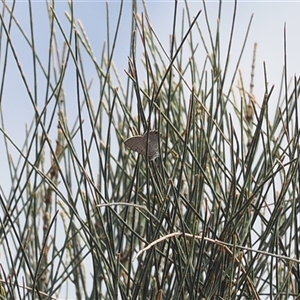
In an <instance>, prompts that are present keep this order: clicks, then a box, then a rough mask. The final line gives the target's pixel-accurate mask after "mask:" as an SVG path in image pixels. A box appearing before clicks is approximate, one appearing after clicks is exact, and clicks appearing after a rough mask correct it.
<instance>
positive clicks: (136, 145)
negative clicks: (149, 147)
mask: <svg viewBox="0 0 300 300" xmlns="http://www.w3.org/2000/svg"><path fill="white" fill-rule="evenodd" d="M124 143H125V145H126V147H128V148H129V149H130V150H132V151H135V152H138V153H140V154H142V155H145V154H146V147H145V146H146V144H145V142H144V140H143V136H141V135H135V136H133V137H130V138H129V139H127V140H126V141H125V142H124Z"/></svg>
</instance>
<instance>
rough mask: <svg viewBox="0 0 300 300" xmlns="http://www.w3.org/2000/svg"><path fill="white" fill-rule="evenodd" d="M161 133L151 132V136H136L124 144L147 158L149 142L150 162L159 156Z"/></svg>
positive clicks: (145, 134)
mask: <svg viewBox="0 0 300 300" xmlns="http://www.w3.org/2000/svg"><path fill="white" fill-rule="evenodd" d="M158 138H159V133H158V131H157V130H152V131H149V135H148V134H147V132H146V133H144V135H135V136H132V137H130V138H129V139H127V140H126V141H125V142H124V143H125V145H126V147H128V148H129V149H130V150H132V151H135V152H138V153H139V154H142V155H144V156H146V152H147V150H146V149H147V148H146V147H147V140H148V152H147V154H148V157H149V160H154V159H155V158H157V157H158V156H159V139H158Z"/></svg>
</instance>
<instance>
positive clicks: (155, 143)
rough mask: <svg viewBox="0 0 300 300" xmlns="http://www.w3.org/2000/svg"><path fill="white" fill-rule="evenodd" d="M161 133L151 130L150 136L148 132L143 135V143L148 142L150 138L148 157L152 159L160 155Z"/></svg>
mask: <svg viewBox="0 0 300 300" xmlns="http://www.w3.org/2000/svg"><path fill="white" fill-rule="evenodd" d="M158 138H159V133H158V131H157V130H153V131H149V136H148V135H147V132H146V133H145V134H144V135H143V140H144V142H143V144H144V145H146V144H147V140H148V157H149V159H150V160H153V159H155V158H156V157H158V156H159V140H158ZM145 154H146V149H145Z"/></svg>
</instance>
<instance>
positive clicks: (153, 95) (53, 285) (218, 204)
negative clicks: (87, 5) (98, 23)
mask: <svg viewBox="0 0 300 300" xmlns="http://www.w3.org/2000/svg"><path fill="white" fill-rule="evenodd" d="M221 4H222V3H221V2H220V4H219V11H218V20H222V5H221ZM15 5H16V3H15V2H14V3H13V4H12V5H11V6H8V4H5V3H3V10H2V13H1V36H2V41H3V44H4V49H5V50H4V52H3V54H2V55H1V56H2V57H4V58H5V59H7V60H8V57H7V56H6V55H5V53H10V54H11V55H12V60H13V61H14V62H15V63H16V65H17V67H18V68H17V69H18V72H19V75H20V78H21V79H22V82H23V86H25V91H26V94H25V95H26V99H27V100H29V101H28V102H27V104H26V105H27V107H29V109H31V115H33V119H32V121H31V122H28V125H27V127H26V136H25V140H24V144H23V145H22V146H20V143H19V141H15V140H14V138H13V137H12V136H11V135H10V131H9V130H8V129H6V126H7V125H6V124H7V123H6V122H8V121H7V117H6V115H5V105H6V103H5V102H6V99H5V97H2V103H1V128H0V131H1V135H2V145H3V147H5V148H3V149H5V151H4V150H3V153H5V155H6V160H7V162H6V163H5V165H6V166H7V178H8V179H7V180H8V181H7V182H8V184H9V187H8V188H7V187H6V188H4V187H3V186H2V188H1V194H0V197H1V198H0V202H1V206H0V207H1V218H0V221H1V228H2V229H1V233H0V237H1V245H2V246H1V248H2V250H1V256H2V260H1V289H0V294H1V297H2V299H26V298H28V299H30V298H32V299H33V298H35V299H56V298H62V297H66V298H69V297H76V299H282V297H283V298H285V299H288V297H296V295H297V294H298V291H299V287H298V285H297V282H298V275H299V254H298V234H297V232H298V218H297V215H298V210H299V205H298V198H299V196H298V182H299V178H300V176H299V175H300V174H299V159H298V158H299V153H298V151H299V124H298V105H297V100H298V93H299V92H298V91H299V79H298V78H294V79H293V80H292V81H291V83H290V84H288V82H287V77H288V75H287V72H286V70H285V72H284V75H283V83H284V84H283V85H282V90H281V93H280V95H279V97H278V100H277V105H276V107H275V108H274V107H271V105H270V103H271V101H272V103H273V102H274V100H273V99H274V98H275V96H274V95H273V87H269V86H268V84H267V82H268V79H267V70H266V67H265V68H264V70H265V82H264V83H260V84H263V86H264V87H265V88H264V89H265V91H264V98H263V99H261V100H260V99H256V98H255V96H254V94H253V86H254V66H255V53H256V50H254V56H253V61H252V70H251V72H252V73H251V74H252V75H251V81H250V82H249V83H248V84H249V89H247V88H246V87H245V83H244V80H243V72H244V71H243V72H242V71H239V69H238V68H239V63H240V60H241V58H242V54H243V51H244V49H245V47H246V41H247V36H248V31H249V29H250V25H251V21H252V20H251V19H250V20H249V27H248V29H247V30H246V31H245V39H244V41H242V42H241V45H240V46H241V51H240V56H239V57H238V59H237V63H236V64H235V65H233V66H232V65H231V64H230V63H229V57H230V53H231V51H232V47H233V44H232V43H233V36H234V31H235V28H236V26H237V25H236V20H235V16H236V13H237V6H236V5H237V4H236V3H235V5H234V6H233V14H232V26H231V31H230V34H229V41H228V42H229V43H228V46H227V48H226V50H225V49H224V48H223V47H221V42H220V41H221V34H222V30H221V27H219V24H220V23H219V22H217V26H216V27H214V26H213V24H212V23H211V22H210V21H209V19H208V15H209V11H208V9H207V7H206V4H205V2H203V10H202V11H198V12H197V13H195V15H194V16H191V13H190V11H189V6H188V3H185V7H184V12H185V14H184V16H185V17H182V19H180V18H179V17H178V15H179V14H178V5H179V4H178V3H177V2H175V4H174V18H173V27H172V28H173V32H170V44H169V46H168V47H166V46H165V45H164V43H163V42H162V41H160V40H159V34H158V32H157V31H155V30H154V28H153V27H152V24H151V20H150V17H149V15H148V13H147V7H146V5H145V4H143V11H144V13H143V14H139V13H138V7H137V3H136V2H133V3H132V11H133V17H132V28H131V31H130V49H129V51H128V53H125V54H124V55H126V56H128V68H127V69H126V70H125V75H126V77H124V76H123V75H121V74H120V73H119V71H118V68H117V67H116V66H115V64H114V58H115V57H114V55H115V52H116V51H117V48H118V47H119V46H118V39H119V38H120V37H119V31H120V27H121V20H122V13H123V9H124V8H123V5H124V3H123V2H121V3H120V6H119V12H118V18H117V19H116V20H117V21H116V27H115V29H114V30H111V28H110V26H109V24H110V23H109V17H110V16H111V13H110V11H109V5H107V24H108V26H107V43H106V44H105V45H104V47H103V52H102V56H101V61H100V62H98V61H97V59H96V57H95V54H94V53H93V46H92V44H91V43H90V41H89V38H88V35H87V34H86V32H85V30H84V27H83V24H81V23H80V22H78V21H77V20H76V16H75V14H74V6H76V4H75V3H73V2H70V3H69V8H68V9H69V10H68V12H67V13H66V19H67V20H68V26H69V27H68V30H66V27H64V23H63V22H62V19H60V17H59V14H58V13H57V10H56V7H55V2H51V3H50V4H49V6H48V16H49V24H50V33H49V49H50V50H49V52H48V58H47V59H46V60H44V59H43V55H41V54H40V53H39V52H38V51H36V40H35V38H34V34H33V32H34V30H35V27H34V26H35V25H34V23H33V22H31V23H30V26H31V27H30V32H31V35H27V33H26V32H25V31H23V30H22V26H19V25H18V23H17V19H16V18H15V11H14V9H15ZM28 5H29V6H28V7H29V12H30V14H29V15H30V20H32V15H31V13H32V11H33V9H32V4H31V3H29V4H28ZM7 15H8V18H6V16H7ZM114 16H115V13H114ZM64 20H65V19H64ZM200 20H202V21H205V24H206V27H205V29H204V27H203V26H199V22H200ZM11 24H13V25H14V28H17V29H18V30H19V34H21V36H22V39H23V40H24V41H25V42H26V43H27V47H28V46H29V49H31V55H32V57H31V59H32V69H33V74H34V75H33V79H32V78H31V79H29V78H28V77H27V75H26V71H25V70H24V69H23V67H22V64H21V61H20V59H19V55H20V54H19V51H20V49H19V48H18V45H17V44H16V42H15V40H14V39H11V38H10V34H11V31H12V26H11ZM178 27H180V28H181V30H180V33H178ZM112 32H113V34H112ZM29 36H30V37H29ZM60 39H62V40H63V42H64V46H63V47H60V46H59V40H60ZM195 41H197V43H196V42H195ZM247 47H249V45H248V46H247ZM255 47H256V46H255ZM221 48H222V51H221ZM5 51H6V52H5ZM199 52H200V53H204V55H202V56H201V57H202V60H201V62H202V64H201V63H200V62H199V55H198V53H199ZM5 59H4V61H5ZM249 65H251V62H249ZM88 67H89V68H90V67H92V68H93V69H92V70H93V72H94V74H96V77H95V78H94V82H95V83H94V82H92V81H91V79H90V76H89V75H87V74H88V72H87V69H88ZM8 69H9V64H8V65H7V67H3V68H2V69H1V72H2V74H1V75H2V76H1V78H3V79H2V84H1V91H0V92H1V94H2V95H4V94H5V88H6V85H5V78H6V77H8V76H9V75H7V72H8V71H7V70H8ZM247 71H248V70H247ZM70 74H71V75H70ZM74 75H75V77H74ZM69 76H73V77H74V82H75V83H76V84H75V89H74V95H75V98H72V97H69V96H68V93H70V91H69V90H67V89H68V88H70V87H69V86H68V84H67V80H69V78H70V77H69ZM124 78H125V80H124ZM31 80H32V81H33V83H32V82H31ZM40 81H42V82H43V83H44V88H43V89H42V91H43V98H44V102H43V101H41V100H40V97H39V94H40V93H41V91H40V89H39V88H38V84H39V82H40ZM236 83H237V87H236ZM95 95H96V99H95ZM29 115H30V114H29ZM149 130H158V131H159V143H160V147H159V151H160V156H159V157H158V158H157V159H155V160H153V161H150V160H148V159H146V158H145V156H142V155H138V154H136V153H134V152H133V151H130V149H128V148H126V147H125V145H124V141H125V140H126V139H127V138H129V137H130V136H133V135H137V134H141V135H142V134H144V133H145V132H148V131H149ZM53 139H55V140H56V142H55V143H53V141H52V140H53ZM146 151H149V149H148V150H146ZM12 153H13V154H12Z"/></svg>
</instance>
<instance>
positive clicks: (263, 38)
mask: <svg viewBox="0 0 300 300" xmlns="http://www.w3.org/2000/svg"><path fill="white" fill-rule="evenodd" d="M145 2H146V6H147V11H148V14H149V19H150V22H151V24H152V26H153V29H154V31H155V32H156V33H157V35H158V37H159V39H160V41H161V42H162V44H163V45H164V47H165V49H168V45H169V38H170V34H171V32H172V22H173V13H174V1H145ZM6 4H7V5H8V6H9V7H12V2H11V1H7V2H6ZM2 5H3V4H2ZM206 5H207V11H208V12H209V13H208V18H209V20H210V22H211V24H212V28H216V27H215V26H216V24H217V14H218V6H219V2H218V1H206ZM188 6H189V9H190V12H191V14H192V15H196V13H197V12H198V11H199V10H201V9H203V3H202V1H188ZM32 7H33V22H34V35H35V37H36V38H35V43H36V49H37V52H38V53H39V55H40V57H41V59H44V60H45V61H47V57H48V51H49V43H48V37H49V21H48V18H47V10H46V4H45V1H34V0H33V1H32ZM184 7H185V3H184V2H182V1H179V2H178V8H179V9H178V20H179V21H178V31H179V29H180V26H179V24H180V23H181V22H180V20H181V18H182V12H183V9H184ZM222 7H223V9H222V18H221V23H220V27H221V41H222V43H221V49H226V47H227V44H228V37H229V33H230V28H231V20H232V14H233V8H234V2H233V1H223V2H222ZM107 9H108V11H109V21H108V23H107ZM119 9H120V1H107V2H106V1H88V0H87V1H74V15H75V18H76V19H78V20H80V22H81V24H83V27H84V30H85V32H86V35H87V36H88V37H89V41H90V44H91V45H92V48H93V51H94V55H95V57H96V58H97V60H98V61H100V60H101V54H102V49H103V44H104V43H105V42H107V36H106V28H107V27H106V26H107V24H109V26H110V29H111V33H112V34H111V37H110V38H112V36H113V33H114V30H115V28H116V22H117V17H118V12H119ZM1 11H2V8H1ZM66 11H69V8H68V3H67V1H56V2H55V12H56V15H57V19H58V20H59V23H60V25H61V26H62V27H63V28H64V29H65V30H66V31H67V30H68V28H69V27H68V26H69V22H68V21H67V19H66V15H65V12H66ZM138 11H139V12H140V13H141V12H142V11H143V5H142V2H138ZM299 11H300V2H299V1H238V5H237V15H236V25H235V26H236V27H235V33H234V42H233V45H232V51H231V54H230V63H232V65H234V64H235V62H236V61H237V59H238V55H239V53H240V51H241V47H242V44H243V40H244V36H245V34H246V31H247V27H248V24H249V22H250V19H251V16H252V15H253V20H252V24H251V28H250V32H249V37H248V41H247V44H246V48H245V52H244V56H243V59H242V61H241V64H240V69H241V70H242V71H243V76H244V82H246V83H247V84H248V85H249V80H250V72H251V63H252V55H253V46H254V43H257V53H256V68H255V87H254V94H255V96H256V99H257V101H258V102H261V100H262V99H263V95H264V72H263V63H265V64H266V68H267V74H268V82H269V85H270V86H272V85H275V89H274V93H275V94H276V93H279V88H280V84H281V76H282V70H283V67H284V28H285V27H286V46H287V54H288V55H287V70H288V74H289V76H290V77H293V76H299V72H300V59H299V53H300V39H299V32H300V18H299ZM28 12H29V10H28V3H27V1H16V6H15V13H14V15H15V17H16V19H17V20H18V22H19V24H20V26H21V28H22V29H23V30H24V31H25V32H26V35H28V36H30V26H29V18H28ZM131 17H132V3H131V1H124V3H123V13H122V19H121V26H120V33H119V39H118V41H117V44H116V50H115V56H114V63H115V66H116V68H117V69H118V70H119V73H120V76H121V79H122V80H124V83H125V80H126V79H127V76H126V74H125V72H124V70H126V69H127V66H128V54H129V44H128V40H129V37H130V34H131V32H130V30H131V23H130V22H131ZM3 22H4V24H5V25H6V26H8V22H9V15H8V14H5V15H4V18H3ZM199 25H200V27H201V28H203V30H204V32H206V31H205V18H204V13H201V14H200V17H199ZM55 30H56V33H57V35H58V41H59V43H61V45H62V43H63V38H62V35H61V34H60V31H59V28H58V27H57V26H56V28H55ZM206 33H207V32H206ZM3 34H4V33H3V32H2V35H3ZM10 39H11V41H12V43H13V45H14V50H15V51H16V53H17V56H18V60H19V63H20V65H21V68H22V72H23V73H24V76H25V78H26V80H27V81H28V84H29V86H30V89H31V90H32V91H33V90H34V89H33V88H34V87H33V82H34V80H33V70H32V54H31V52H30V49H29V48H28V45H27V44H26V42H25V41H24V36H22V35H21V34H20V31H19V29H17V26H16V25H15V23H14V24H13V30H12V32H11V36H10ZM3 40H4V39H3V38H2V43H1V46H0V49H1V52H0V74H1V75H0V80H2V79H1V77H2V72H3V68H4V67H5V64H4V60H5V46H6V44H5V43H4V42H3ZM110 43H112V41H111V40H110ZM201 55H203V57H201ZM204 55H205V53H204V52H201V50H199V61H201V60H204V58H205V57H204ZM45 61H44V63H45ZM8 62H9V63H8V65H7V66H6V68H7V70H6V72H7V73H6V77H5V81H4V83H3V86H4V88H3V90H2V98H1V103H2V116H0V121H1V123H0V126H1V127H2V129H3V128H4V127H3V125H2V124H3V123H2V122H4V124H5V128H4V130H5V132H7V134H8V135H9V136H10V137H11V138H12V140H13V141H14V142H15V143H16V144H17V145H18V147H20V148H22V147H23V144H24V141H25V132H26V126H30V124H31V121H32V118H33V115H34V109H33V105H32V103H31V102H30V100H29V99H28V96H27V92H26V89H25V87H24V84H23V80H22V78H21V76H20V72H19V71H18V67H17V64H16V62H15V60H14V58H13V53H12V51H11V50H9V53H8ZM45 66H46V65H45ZM85 70H86V76H87V77H88V78H96V76H97V74H96V73H95V70H94V67H93V66H92V65H91V64H87V65H86V69H85ZM1 84H2V82H1ZM45 89H46V82H45V80H43V76H42V75H41V72H40V71H39V73H38V87H37V93H38V99H39V101H41V102H40V103H44V101H45ZM64 89H65V92H66V95H67V97H68V99H74V101H75V99H76V89H75V75H74V69H69V70H68V74H67V76H66V78H65V85H64ZM94 97H95V99H96V98H97V94H96V93H95V95H94ZM275 99H276V98H275ZM67 106H68V109H69V110H70V112H71V114H70V118H72V107H73V106H74V103H72V102H69V103H67ZM38 109H39V107H38ZM74 112H76V109H75V110H74ZM75 117H76V116H75V115H74V116H73V118H75ZM26 124H27V125H26ZM0 133H1V132H0ZM53 139H54V140H55V131H54V136H53ZM10 149H11V153H12V156H13V157H17V156H18V153H17V152H16V151H15V150H14V147H10ZM0 152H2V153H4V152H5V150H4V139H3V136H2V133H1V134H0ZM1 166H2V167H1V168H0V186H1V190H2V193H4V194H5V196H6V197H8V193H9V191H10V188H9V187H10V182H9V176H8V174H9V173H8V167H7V163H6V157H5V158H4V157H2V161H1Z"/></svg>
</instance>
